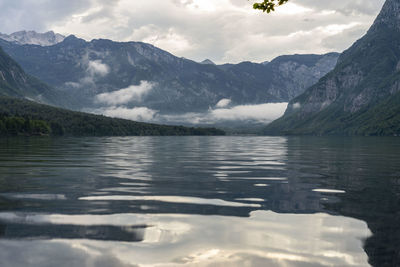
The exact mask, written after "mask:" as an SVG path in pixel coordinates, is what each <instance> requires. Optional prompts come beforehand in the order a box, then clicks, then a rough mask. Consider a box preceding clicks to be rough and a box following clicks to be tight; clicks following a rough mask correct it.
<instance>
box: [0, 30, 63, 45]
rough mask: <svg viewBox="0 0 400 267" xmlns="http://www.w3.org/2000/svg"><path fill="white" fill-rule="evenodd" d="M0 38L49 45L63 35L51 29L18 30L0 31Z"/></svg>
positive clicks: (22, 43)
mask: <svg viewBox="0 0 400 267" xmlns="http://www.w3.org/2000/svg"><path fill="white" fill-rule="evenodd" d="M0 38H1V39H3V40H6V41H8V42H13V43H17V44H21V45H24V44H32V45H40V46H51V45H55V44H58V43H60V42H62V41H63V40H64V39H65V36H63V35H61V34H58V33H54V32H53V31H49V32H45V33H37V32H35V31H19V32H14V33H12V34H2V33H0Z"/></svg>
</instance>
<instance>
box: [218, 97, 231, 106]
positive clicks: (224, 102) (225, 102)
mask: <svg viewBox="0 0 400 267" xmlns="http://www.w3.org/2000/svg"><path fill="white" fill-rule="evenodd" d="M231 102H232V100H230V99H227V98H224V99H221V100H220V101H219V102H218V103H217V104H216V105H215V106H216V107H217V108H225V107H227V106H229V105H230V104H231Z"/></svg>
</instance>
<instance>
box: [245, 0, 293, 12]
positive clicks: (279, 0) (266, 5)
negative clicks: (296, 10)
mask: <svg viewBox="0 0 400 267" xmlns="http://www.w3.org/2000/svg"><path fill="white" fill-rule="evenodd" d="M287 1H289V0H264V1H263V2H261V3H254V5H253V8H254V9H260V10H262V11H263V12H267V13H270V12H271V11H275V7H276V6H280V5H283V4H285V3H286V2H287Z"/></svg>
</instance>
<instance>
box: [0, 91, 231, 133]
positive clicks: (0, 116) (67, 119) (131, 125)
mask: <svg viewBox="0 0 400 267" xmlns="http://www.w3.org/2000/svg"><path fill="white" fill-rule="evenodd" d="M0 89H1V88H0ZM224 134H225V133H224V131H222V130H218V129H215V128H188V127H182V126H163V125H156V124H149V123H141V122H134V121H129V120H123V119H113V118H108V117H104V116H101V115H92V114H86V113H82V112H75V111H69V110H65V109H61V108H55V107H51V106H47V105H42V104H38V103H35V102H31V101H27V100H22V99H16V98H11V97H0V135H1V136H15V135H27V136H30V135H55V136H60V135H72V136H139V135H224Z"/></svg>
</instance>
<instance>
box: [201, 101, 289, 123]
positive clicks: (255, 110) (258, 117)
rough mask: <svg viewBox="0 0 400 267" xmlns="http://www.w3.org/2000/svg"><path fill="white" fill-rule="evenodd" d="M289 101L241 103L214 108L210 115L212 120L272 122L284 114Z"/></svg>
mask: <svg viewBox="0 0 400 267" xmlns="http://www.w3.org/2000/svg"><path fill="white" fill-rule="evenodd" d="M286 108H287V103H270V104H260V105H240V106H235V107H232V108H225V109H215V110H212V111H211V113H210V115H209V117H210V118H211V120H216V121H218V120H231V121H232V120H233V121H247V120H254V121H258V122H271V121H273V120H275V119H277V118H279V117H281V116H282V115H283V113H284V112H285V110H286Z"/></svg>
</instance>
